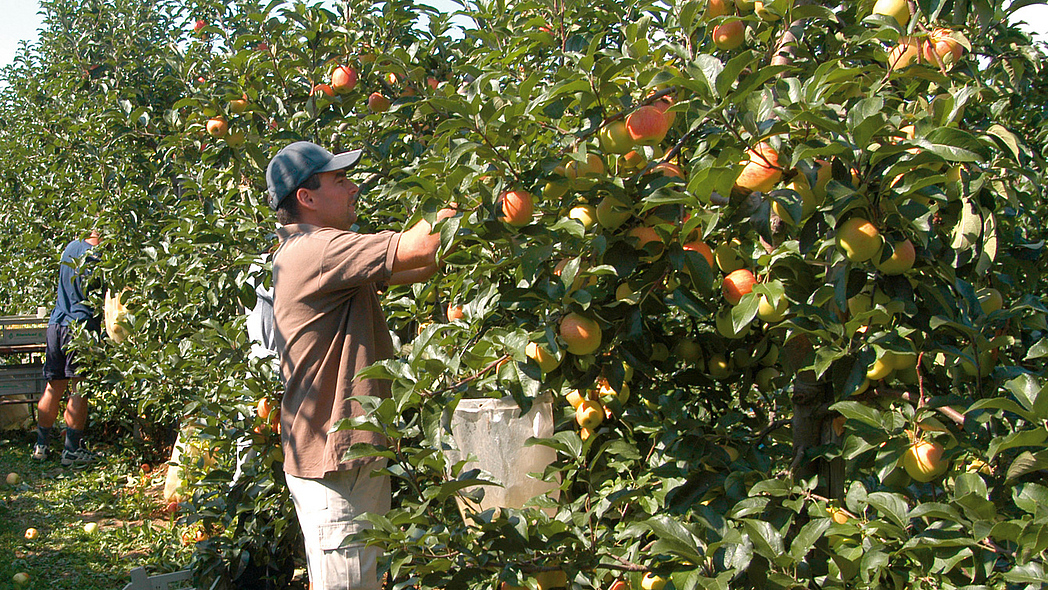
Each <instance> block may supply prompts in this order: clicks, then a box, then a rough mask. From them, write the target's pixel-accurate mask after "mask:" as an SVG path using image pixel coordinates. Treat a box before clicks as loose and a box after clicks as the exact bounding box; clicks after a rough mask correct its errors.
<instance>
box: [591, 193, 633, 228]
mask: <svg viewBox="0 0 1048 590" xmlns="http://www.w3.org/2000/svg"><path fill="white" fill-rule="evenodd" d="M595 214H596V217H597V223H599V224H600V226H601V227H603V228H604V229H607V230H616V229H618V228H619V227H620V226H621V225H622V224H623V223H625V222H626V220H627V219H629V218H630V216H631V215H632V212H631V211H630V207H629V206H627V205H626V204H625V203H622V202H620V201H619V200H618V199H616V198H615V197H612V196H610V195H609V196H606V197H604V198H603V199H601V201H600V203H598V204H597V209H596V212H595Z"/></svg>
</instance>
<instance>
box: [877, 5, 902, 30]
mask: <svg viewBox="0 0 1048 590" xmlns="http://www.w3.org/2000/svg"><path fill="white" fill-rule="evenodd" d="M873 14H883V15H885V16H890V17H892V18H894V19H895V22H897V23H899V26H900V27H905V26H906V23H908V22H910V3H909V2H907V0H877V2H875V3H874V5H873Z"/></svg>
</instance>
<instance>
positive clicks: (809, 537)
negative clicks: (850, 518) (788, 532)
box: [790, 518, 833, 561]
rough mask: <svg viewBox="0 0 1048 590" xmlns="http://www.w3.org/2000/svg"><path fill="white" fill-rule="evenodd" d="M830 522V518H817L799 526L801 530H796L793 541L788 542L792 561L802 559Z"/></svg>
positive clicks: (831, 521) (831, 522) (828, 526)
mask: <svg viewBox="0 0 1048 590" xmlns="http://www.w3.org/2000/svg"><path fill="white" fill-rule="evenodd" d="M832 524H833V520H832V519H829V518H819V519H815V520H812V521H809V522H808V523H807V524H805V525H804V526H803V527H801V530H800V531H798V532H797V536H795V537H794V538H793V542H792V543H790V557H792V558H793V560H794V561H802V560H803V559H804V557H805V556H806V555H808V553H809V552H810V551H811V549H812V547H814V546H815V543H817V542H818V540H819V539H821V538H822V535H823V533H825V532H826V529H828V528H830V525H832Z"/></svg>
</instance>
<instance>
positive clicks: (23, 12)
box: [0, 0, 1048, 66]
mask: <svg viewBox="0 0 1048 590" xmlns="http://www.w3.org/2000/svg"><path fill="white" fill-rule="evenodd" d="M3 3H4V17H3V18H2V19H0V66H6V65H7V64H9V63H11V60H12V59H14V56H15V53H16V52H17V50H18V43H19V42H20V41H30V42H34V41H36V39H37V29H39V28H40V25H41V19H40V15H38V14H37V11H38V10H39V3H38V2H37V0H3ZM427 4H430V5H431V6H435V7H436V8H439V9H441V10H454V9H455V7H456V6H457V5H456V4H455V3H453V2H451V0H428V2H427ZM1017 16H1018V17H1019V18H1020V19H1021V20H1025V21H1026V22H1027V23H1029V24H1030V28H1031V30H1033V31H1034V32H1035V33H1036V34H1039V35H1040V40H1041V41H1043V42H1045V43H1048V4H1036V5H1032V6H1027V7H1026V8H1023V9H1022V10H1020V11H1019V12H1018V13H1017Z"/></svg>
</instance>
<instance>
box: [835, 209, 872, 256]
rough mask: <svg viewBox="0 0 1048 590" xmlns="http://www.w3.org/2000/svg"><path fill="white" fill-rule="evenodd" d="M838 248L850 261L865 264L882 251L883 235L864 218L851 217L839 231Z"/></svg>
mask: <svg viewBox="0 0 1048 590" xmlns="http://www.w3.org/2000/svg"><path fill="white" fill-rule="evenodd" d="M837 247H838V248H840V249H841V250H843V251H844V254H845V256H847V257H848V260H851V261H852V262H863V261H866V260H869V259H871V258H873V255H874V254H876V253H877V252H878V250H880V248H881V234H880V232H879V231H878V230H877V227H876V226H874V225H873V224H872V223H870V222H869V221H867V220H865V219H863V218H862V217H849V218H848V220H847V221H845V222H844V223H842V224H841V226H840V227H839V228H838V229H837Z"/></svg>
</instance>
